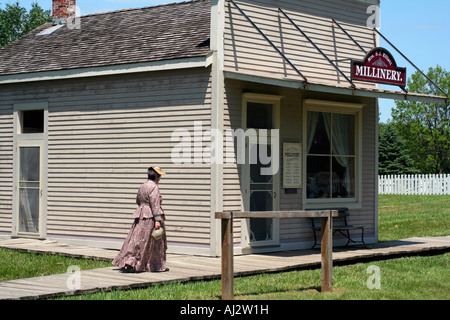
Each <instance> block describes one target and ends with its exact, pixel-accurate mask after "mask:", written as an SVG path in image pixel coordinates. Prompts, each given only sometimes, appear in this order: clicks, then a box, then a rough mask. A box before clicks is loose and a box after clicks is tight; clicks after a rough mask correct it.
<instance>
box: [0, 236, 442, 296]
mask: <svg viewBox="0 0 450 320" xmlns="http://www.w3.org/2000/svg"><path fill="white" fill-rule="evenodd" d="M0 248H9V249H14V250H20V251H25V252H40V253H49V254H63V255H67V256H75V257H82V258H91V259H102V260H112V259H113V258H114V257H115V256H116V254H117V251H115V250H104V249H96V248H90V247H84V246H73V245H67V244H62V243H58V242H55V241H47V240H45V241H40V240H31V239H0ZM449 250H450V236H447V237H425V238H410V239H404V240H399V241H389V242H383V243H379V244H371V245H366V246H364V247H360V246H355V247H348V248H334V249H333V264H334V265H336V264H346V263H353V262H355V261H362V260H363V261H370V260H377V259H386V258H392V257H399V256H407V255H419V254H433V253H441V252H447V251H449ZM320 261H321V259H320V250H298V251H285V252H278V253H268V254H250V255H240V256H235V257H234V274H235V276H244V275H253V274H260V273H267V272H281V271H289V270H297V269H305V268H320ZM167 262H168V266H169V268H170V271H169V272H163V273H137V274H132V273H122V272H120V271H119V269H118V268H117V267H108V268H99V269H92V270H86V271H81V272H80V273H79V274H68V273H65V274H57V275H51V276H43V277H36V278H27V279H17V280H10V281H4V282H0V299H45V298H50V297H56V296H61V295H76V294H82V293H89V292H98V291H110V290H115V289H121V290H125V289H132V288H144V287H148V286H153V285H156V284H163V283H170V282H188V281H199V280H210V279H220V277H221V260H220V258H215V257H200V256H189V255H174V254H169V255H168V258H167ZM78 276H79V277H78ZM74 277H78V278H74ZM74 279H79V280H80V281H79V283H77V282H76V281H72V280H74ZM318 285H319V284H318ZM73 287H75V289H73ZM217 295H218V296H219V295H220V292H218V293H217Z"/></svg>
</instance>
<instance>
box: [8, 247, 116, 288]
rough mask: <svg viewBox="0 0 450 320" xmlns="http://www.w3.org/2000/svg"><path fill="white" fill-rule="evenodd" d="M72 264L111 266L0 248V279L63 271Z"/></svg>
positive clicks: (92, 266)
mask: <svg viewBox="0 0 450 320" xmlns="http://www.w3.org/2000/svg"><path fill="white" fill-rule="evenodd" d="M72 265H76V266H78V267H79V268H80V269H81V270H87V269H95V268H103V267H110V266H112V265H111V263H110V262H106V261H98V260H89V259H76V258H70V257H64V256H59V255H49V254H35V253H25V252H19V251H14V250H7V249H0V281H6V280H12V279H21V278H32V277H40V276H46V275H51V274H58V273H65V272H67V268H68V267H69V266H72Z"/></svg>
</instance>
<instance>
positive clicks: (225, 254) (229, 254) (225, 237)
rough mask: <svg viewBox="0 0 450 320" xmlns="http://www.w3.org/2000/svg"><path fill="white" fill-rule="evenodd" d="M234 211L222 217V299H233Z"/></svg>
mask: <svg viewBox="0 0 450 320" xmlns="http://www.w3.org/2000/svg"><path fill="white" fill-rule="evenodd" d="M233 263H234V262H233V213H231V215H230V218H223V219H222V300H233V296H234V293H233V290H234V270H233V269H234V266H233Z"/></svg>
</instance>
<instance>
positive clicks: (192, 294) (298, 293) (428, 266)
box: [61, 253, 450, 300]
mask: <svg viewBox="0 0 450 320" xmlns="http://www.w3.org/2000/svg"><path fill="white" fill-rule="evenodd" d="M372 265H375V266H377V267H379V270H380V289H369V288H368V287H367V281H368V279H369V277H370V276H372V273H367V268H368V267H369V266H372ZM449 266H450V253H446V254H443V255H438V256H429V257H407V258H400V259H392V260H385V261H377V262H370V263H358V264H354V265H348V266H339V267H334V268H333V282H334V283H333V292H331V293H324V294H322V293H320V287H319V286H320V270H303V271H291V272H283V273H275V274H262V275H257V276H251V277H242V278H235V286H234V294H235V296H234V297H235V299H239V300H299V299H300V300H419V299H420V300H449V299H450V268H449ZM220 292H221V281H220V280H214V281H202V282H191V283H172V284H165V285H157V286H153V287H149V288H146V289H138V290H130V291H113V292H100V293H94V294H87V295H81V296H75V297H64V298H61V299H71V300H219V299H220Z"/></svg>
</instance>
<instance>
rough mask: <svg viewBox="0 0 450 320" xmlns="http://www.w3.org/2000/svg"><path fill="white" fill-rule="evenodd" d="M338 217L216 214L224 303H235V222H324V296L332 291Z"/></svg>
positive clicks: (310, 213)
mask: <svg viewBox="0 0 450 320" xmlns="http://www.w3.org/2000/svg"><path fill="white" fill-rule="evenodd" d="M338 213H339V212H338V211H337V210H317V211H249V212H216V219H221V220H222V300H232V299H233V296H234V293H233V291H234V266H233V219H241V218H242V219H244V218H280V219H283V218H284V219H286V218H321V220H322V241H321V269H322V285H321V288H322V292H328V291H332V289H333V257H332V252H333V230H332V217H337V216H338Z"/></svg>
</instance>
